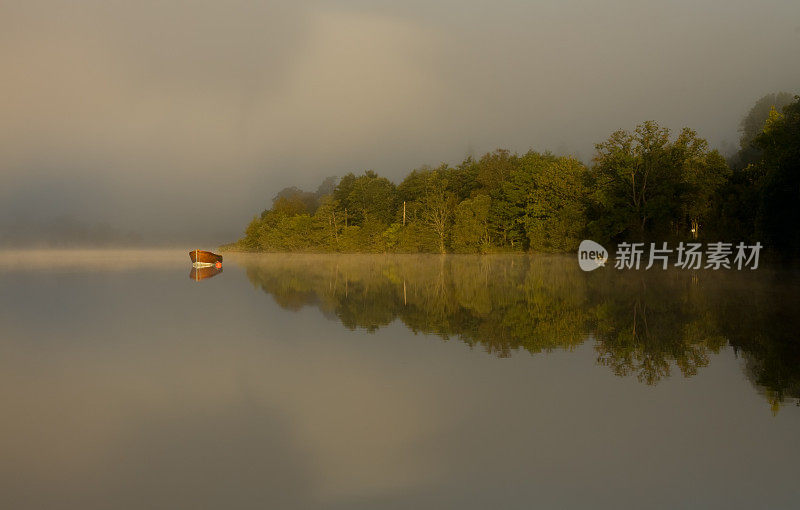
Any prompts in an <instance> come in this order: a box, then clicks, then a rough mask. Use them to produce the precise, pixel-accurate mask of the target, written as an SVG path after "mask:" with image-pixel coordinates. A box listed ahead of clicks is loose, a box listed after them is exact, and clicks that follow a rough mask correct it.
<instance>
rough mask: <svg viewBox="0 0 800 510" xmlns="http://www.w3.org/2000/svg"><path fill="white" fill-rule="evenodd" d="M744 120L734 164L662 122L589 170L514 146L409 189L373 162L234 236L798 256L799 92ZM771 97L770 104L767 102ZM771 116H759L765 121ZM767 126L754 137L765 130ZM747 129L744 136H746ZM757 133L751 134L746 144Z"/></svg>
mask: <svg viewBox="0 0 800 510" xmlns="http://www.w3.org/2000/svg"><path fill="white" fill-rule="evenodd" d="M785 100H786V98H785V97H784V96H783V95H777V96H774V97H773V96H765V98H762V100H761V101H759V103H758V104H757V105H756V106H754V108H753V110H751V112H750V113H749V114H748V116H747V118H746V119H745V121H743V123H742V131H743V137H744V138H746V139H747V143H748V144H751V145H752V147H754V149H755V150H757V153H758V158H757V159H756V160H755V162H753V163H752V164H750V165H748V166H746V167H743V168H735V169H734V170H733V171H731V170H730V168H729V167H728V164H727V162H726V161H725V160H724V158H723V157H722V156H721V155H720V153H719V152H718V151H716V150H712V149H710V147H709V145H708V142H706V140H704V139H703V138H700V137H699V136H698V135H697V133H695V132H694V131H693V130H691V129H688V128H684V129H683V130H681V131H680V132H679V133H677V135H676V136H674V137H673V136H672V135H671V133H670V131H669V130H668V129H666V128H664V127H661V126H659V125H658V124H657V123H656V122H654V121H647V122H644V123H642V124H640V125H638V126H636V128H635V130H634V131H633V132H628V131H625V130H619V131H615V132H614V133H612V134H611V136H609V138H608V139H607V140H605V141H603V142H601V143H598V144H597V145H596V149H597V152H596V155H595V157H594V160H593V165H592V167H591V168H590V169H587V168H586V166H585V165H584V164H582V163H581V162H580V161H578V160H576V159H574V158H570V157H556V156H554V155H553V154H551V153H549V152H546V153H538V152H534V151H529V152H527V153H526V154H523V155H522V156H520V155H518V154H515V153H512V152H510V151H508V150H505V149H498V150H496V151H493V152H489V153H487V154H484V155H483V156H481V157H480V158H478V159H474V158H472V157H468V158H466V159H464V160H463V161H462V162H461V163H460V164H458V165H457V166H455V167H451V166H449V165H447V164H442V165H439V166H438V167H435V168H434V167H429V166H423V167H420V168H417V169H415V170H413V171H412V172H411V173H409V174H408V175H407V176H406V177H405V178H404V179H403V180H402V182H400V184H399V185H397V186H395V184H394V183H392V182H391V181H389V180H388V179H386V178H384V177H380V176H379V175H378V174H377V173H375V172H373V171H371V170H370V171H366V172H364V173H363V174H362V175H356V174H354V173H349V174H347V175H345V176H344V177H343V178H342V179H341V180H340V181H339V182H338V183H336V182H335V178H328V179H326V180H325V181H324V182H323V183H322V184H321V185H320V186H319V188H318V190H317V192H316V193H310V192H305V191H302V190H300V189H297V188H294V187H292V188H285V189H284V190H282V191H281V192H280V193H278V194H277V195H276V196H275V197H274V199H273V204H272V207H271V208H270V209H268V210H265V211H264V212H262V213H261V216H260V217H257V218H254V219H253V221H251V222H250V224H249V225H248V226H247V228H246V230H245V233H244V237H243V238H242V239H241V240H240V241H239V242H238V243H237V244H236V247H237V248H238V249H241V250H248V251H258V250H266V251H283V250H287V251H320V252H329V251H335V252H373V253H378V252H380V253H383V252H386V253H392V252H396V253H415V252H430V253H447V252H458V253H491V252H514V251H534V252H569V251H573V250H575V248H576V247H577V245H578V244H579V242H580V240H581V239H584V238H591V239H595V240H598V241H600V242H609V241H610V242H612V243H614V242H620V241H630V240H634V241H637V240H650V239H652V240H657V239H662V240H683V239H691V238H698V237H701V238H708V239H711V238H715V239H726V240H729V241H732V242H735V241H750V242H753V241H756V240H763V241H764V242H766V243H767V244H768V245H770V246H771V247H773V248H775V249H776V250H780V251H782V252H785V253H788V254H794V255H797V254H800V240H798V234H797V232H798V230H797V228H796V225H797V224H798V222H799V221H800V213H798V204H800V188H799V186H800V184H798V178H799V177H798V176H800V170H798V169H797V165H798V161H800V156H798V135H797V133H798V122H799V121H798V111H799V110H800V106H798V100H795V102H794V103H792V104H790V105H788V106H786V108H784V111H783V113H780V112H778V111H777V110H776V109H774V108H773V109H772V110H770V111H769V112H768V113H766V114H763V115H762V113H763V112H762V110H763V106H764V104H768V103H775V102H778V103H781V102H785ZM762 103H763V104H762ZM762 117H763V118H764V120H760V119H761V118H762ZM757 125H758V126H762V127H760V128H759V129H760V131H759V132H758V133H755V132H754V131H753V130H754V129H755V128H754V126H757ZM744 138H743V140H744ZM743 143H745V142H743Z"/></svg>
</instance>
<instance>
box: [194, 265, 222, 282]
mask: <svg viewBox="0 0 800 510" xmlns="http://www.w3.org/2000/svg"><path fill="white" fill-rule="evenodd" d="M221 272H222V268H221V267H219V268H217V267H214V266H208V267H199V268H198V267H193V268H192V270H191V271H190V272H189V278H190V279H192V280H194V281H196V282H199V281H200V280H205V279H207V278H213V277H215V276H217V275H218V274H220V273H221Z"/></svg>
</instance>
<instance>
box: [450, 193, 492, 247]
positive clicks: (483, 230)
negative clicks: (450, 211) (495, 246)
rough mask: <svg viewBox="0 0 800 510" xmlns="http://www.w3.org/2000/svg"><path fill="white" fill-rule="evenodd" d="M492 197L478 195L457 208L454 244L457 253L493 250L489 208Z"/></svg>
mask: <svg viewBox="0 0 800 510" xmlns="http://www.w3.org/2000/svg"><path fill="white" fill-rule="evenodd" d="M490 205H491V199H490V198H489V197H488V196H487V195H478V196H476V197H475V198H473V199H466V200H464V201H462V202H461V203H460V204H458V206H456V209H455V223H454V225H453V236H452V246H453V251H455V252H456V253H486V252H488V251H490V250H491V245H492V242H491V238H490V237H489V208H490Z"/></svg>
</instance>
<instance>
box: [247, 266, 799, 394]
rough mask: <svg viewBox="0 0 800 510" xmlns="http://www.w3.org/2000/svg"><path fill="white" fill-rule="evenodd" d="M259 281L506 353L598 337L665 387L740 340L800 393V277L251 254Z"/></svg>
mask: <svg viewBox="0 0 800 510" xmlns="http://www.w3.org/2000/svg"><path fill="white" fill-rule="evenodd" d="M241 261H242V264H243V265H244V266H245V268H246V270H247V275H248V278H249V279H250V280H251V281H252V282H253V284H254V285H256V286H258V287H260V288H261V289H262V290H264V292H267V293H268V294H270V295H272V296H273V297H274V298H275V300H276V302H277V303H278V304H280V305H281V306H282V307H284V308H287V309H291V310H297V309H299V308H300V307H302V306H306V305H313V306H317V307H319V308H320V309H321V310H322V311H323V312H324V313H325V314H326V315H327V316H329V317H332V318H335V319H336V320H338V321H339V322H341V323H342V324H343V325H344V326H345V327H347V328H350V329H356V328H363V329H366V330H368V331H375V330H377V329H378V328H381V327H383V326H386V325H388V324H390V323H391V322H393V321H395V320H400V321H401V322H402V323H403V324H404V325H405V326H406V327H407V328H409V329H410V330H411V331H413V332H415V333H417V332H420V333H426V334H434V335H437V336H439V337H441V338H443V339H445V340H447V339H449V338H457V339H459V340H461V341H463V342H465V343H467V344H468V345H470V346H480V347H482V348H483V349H485V350H486V352H489V353H492V354H495V355H497V356H508V355H509V354H510V353H511V352H512V351H514V350H518V349H524V350H526V351H528V352H530V353H538V352H542V351H544V352H547V351H552V350H554V349H567V350H569V349H572V348H574V347H576V346H578V345H580V344H582V343H583V342H585V341H586V340H587V339H588V338H592V337H593V338H594V339H595V349H596V351H597V355H598V358H597V359H598V362H599V363H600V364H601V365H604V366H607V367H609V368H610V369H611V370H612V371H613V372H614V373H615V374H617V375H620V376H628V375H635V376H636V377H637V378H638V379H639V380H640V381H642V382H644V383H647V384H655V383H657V382H658V381H659V380H661V379H662V378H664V377H666V376H669V375H670V374H671V372H672V371H674V370H676V369H677V370H678V371H679V372H680V373H681V374H682V375H684V376H687V377H688V376H692V375H694V374H696V373H697V371H698V369H699V368H701V367H704V366H706V365H707V364H708V363H709V359H710V355H711V354H713V353H717V352H719V350H720V349H721V348H722V347H723V346H725V345H727V344H730V345H732V346H733V347H734V349H735V350H736V352H737V354H738V355H740V356H742V357H743V358H744V359H745V361H746V363H745V366H746V373H747V375H748V377H749V378H750V380H751V381H752V382H753V383H754V384H755V385H756V386H757V387H758V388H759V389H760V391H762V392H763V393H764V395H765V396H766V397H767V399H768V400H769V401H770V402H771V403H772V404H773V406H778V405H779V404H780V402H782V401H783V400H784V399H785V398H787V397H798V396H800V347H798V346H799V345H800V344H798V342H797V339H796V338H795V336H796V331H797V326H798V325H799V324H798V323H799V322H800V319H798V318H797V317H796V314H795V308H796V304H797V301H798V297H799V296H800V290H798V286H797V283H796V282H797V281H798V279H797V277H796V275H794V274H790V275H787V274H781V275H777V274H775V273H770V272H767V271H763V272H758V273H752V272H700V273H692V272H690V271H680V270H676V271H647V272H644V271H638V272H637V271H615V270H613V269H610V268H609V269H608V270H601V271H596V272H593V273H583V272H582V271H580V269H579V268H578V267H577V264H575V263H574V261H573V260H572V258H571V257H561V256H546V257H544V256H533V257H528V256H483V257H481V256H446V257H441V256H425V255H419V256H386V257H382V256H369V255H366V256H365V255H354V256H323V255H303V256H297V255H291V256H289V255H268V256H253V257H249V256H248V257H243V258H242V259H241Z"/></svg>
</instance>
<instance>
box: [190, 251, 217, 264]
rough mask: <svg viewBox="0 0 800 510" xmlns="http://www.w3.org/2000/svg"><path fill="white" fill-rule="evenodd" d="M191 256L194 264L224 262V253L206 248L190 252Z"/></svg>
mask: <svg viewBox="0 0 800 510" xmlns="http://www.w3.org/2000/svg"><path fill="white" fill-rule="evenodd" d="M189 258H190V259H192V264H210V265H215V264H216V263H217V262H219V263H222V255H217V254H216V253H211V252H210V251H204V250H192V251H190V252H189Z"/></svg>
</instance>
